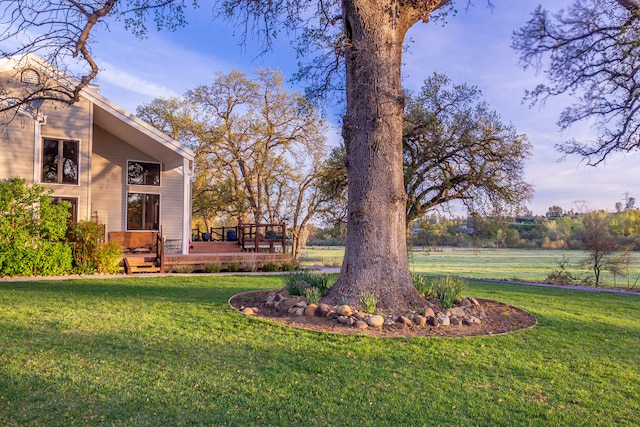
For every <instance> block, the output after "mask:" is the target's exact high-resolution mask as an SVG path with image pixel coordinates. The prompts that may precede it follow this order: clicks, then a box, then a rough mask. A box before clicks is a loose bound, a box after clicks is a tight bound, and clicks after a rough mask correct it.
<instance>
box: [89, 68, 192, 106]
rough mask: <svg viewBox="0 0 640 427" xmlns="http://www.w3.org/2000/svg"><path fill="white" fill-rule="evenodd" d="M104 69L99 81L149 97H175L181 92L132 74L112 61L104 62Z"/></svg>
mask: <svg viewBox="0 0 640 427" xmlns="http://www.w3.org/2000/svg"><path fill="white" fill-rule="evenodd" d="M101 67H102V70H101V71H100V74H99V80H98V83H100V82H102V81H104V82H108V83H109V84H111V85H113V86H116V87H118V88H121V89H124V90H126V91H130V92H134V93H138V94H140V95H144V96H147V97H152V98H156V97H160V96H162V97H173V96H180V94H179V93H178V92H176V91H174V90H173V89H170V88H168V87H166V86H163V85H159V84H157V83H154V82H152V81H147V80H145V79H143V78H141V77H139V76H137V75H133V74H131V73H130V72H129V71H127V70H124V69H122V68H120V67H118V66H116V65H114V64H112V63H108V62H102V64H101Z"/></svg>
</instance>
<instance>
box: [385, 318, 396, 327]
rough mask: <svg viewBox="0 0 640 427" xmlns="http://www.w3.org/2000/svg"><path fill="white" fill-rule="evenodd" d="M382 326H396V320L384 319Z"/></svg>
mask: <svg viewBox="0 0 640 427" xmlns="http://www.w3.org/2000/svg"><path fill="white" fill-rule="evenodd" d="M383 326H387V327H392V326H396V322H395V321H394V320H393V319H385V320H384V325H383Z"/></svg>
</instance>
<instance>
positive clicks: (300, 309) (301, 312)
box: [293, 307, 305, 316]
mask: <svg viewBox="0 0 640 427" xmlns="http://www.w3.org/2000/svg"><path fill="white" fill-rule="evenodd" d="M304 309H305V307H294V309H293V310H294V311H293V315H294V316H304Z"/></svg>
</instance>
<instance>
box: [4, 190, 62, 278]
mask: <svg viewBox="0 0 640 427" xmlns="http://www.w3.org/2000/svg"><path fill="white" fill-rule="evenodd" d="M50 194H51V191H47V190H45V189H44V187H42V186H40V185H37V184H32V185H29V184H27V183H26V181H25V180H24V179H21V178H10V179H5V180H0V276H29V275H52V274H64V273H68V272H69V270H70V267H71V251H70V250H69V248H68V247H66V245H65V244H64V239H65V234H66V231H67V218H68V217H69V203H67V202H62V203H60V204H52V203H51V199H50V197H49V195H50Z"/></svg>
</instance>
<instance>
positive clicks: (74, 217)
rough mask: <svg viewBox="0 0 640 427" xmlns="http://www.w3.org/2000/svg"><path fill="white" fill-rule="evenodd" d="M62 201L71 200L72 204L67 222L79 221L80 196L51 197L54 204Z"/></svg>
mask: <svg viewBox="0 0 640 427" xmlns="http://www.w3.org/2000/svg"><path fill="white" fill-rule="evenodd" d="M61 202H69V204H71V206H70V207H69V218H68V219H67V224H71V223H76V222H78V198H77V197H56V196H52V197H51V203H52V204H54V205H57V204H60V203H61Z"/></svg>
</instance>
